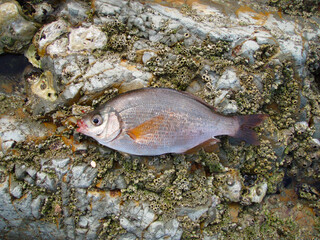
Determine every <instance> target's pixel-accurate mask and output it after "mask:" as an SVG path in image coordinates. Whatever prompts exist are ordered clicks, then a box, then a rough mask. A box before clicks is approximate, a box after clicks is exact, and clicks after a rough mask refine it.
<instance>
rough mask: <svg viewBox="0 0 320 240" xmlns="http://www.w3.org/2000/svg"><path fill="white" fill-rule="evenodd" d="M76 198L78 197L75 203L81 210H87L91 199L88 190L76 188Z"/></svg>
mask: <svg viewBox="0 0 320 240" xmlns="http://www.w3.org/2000/svg"><path fill="white" fill-rule="evenodd" d="M75 199H77V201H76V203H75V205H76V206H77V208H78V209H79V211H81V212H85V211H86V210H87V208H88V205H89V203H90V202H89V199H88V198H87V190H86V189H81V188H76V190H75Z"/></svg>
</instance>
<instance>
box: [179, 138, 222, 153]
mask: <svg viewBox="0 0 320 240" xmlns="http://www.w3.org/2000/svg"><path fill="white" fill-rule="evenodd" d="M218 142H220V140H219V139H217V138H210V139H209V140H207V141H205V142H203V143H200V144H199V145H197V146H195V147H193V148H191V149H188V150H187V151H185V152H184V153H185V154H194V153H197V152H198V151H199V150H200V149H202V148H203V149H204V151H205V152H213V151H215V150H217V148H218V145H217V143H218Z"/></svg>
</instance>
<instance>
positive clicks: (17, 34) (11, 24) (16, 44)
mask: <svg viewBox="0 0 320 240" xmlns="http://www.w3.org/2000/svg"><path fill="white" fill-rule="evenodd" d="M37 27H38V26H37V24H35V23H33V22H31V21H28V20H26V17H25V16H24V15H23V14H22V9H21V7H20V6H19V5H18V3H17V2H16V1H7V2H3V1H2V2H0V29H1V33H0V54H2V53H4V52H8V53H23V51H24V50H25V49H26V47H27V46H28V44H29V43H30V41H31V40H32V38H33V36H34V34H35V33H36V31H37Z"/></svg>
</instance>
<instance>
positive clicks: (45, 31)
mask: <svg viewBox="0 0 320 240" xmlns="http://www.w3.org/2000/svg"><path fill="white" fill-rule="evenodd" d="M68 27H69V24H68V23H67V22H66V21H64V20H62V19H59V20H57V21H55V22H52V23H50V24H48V25H45V26H44V27H42V29H41V30H40V32H39V33H38V34H39V36H38V38H39V39H38V41H35V39H34V42H35V43H36V44H37V47H38V51H39V52H40V53H42V54H44V53H45V52H46V48H47V47H48V46H49V45H50V44H51V43H53V42H54V41H55V40H57V39H59V38H60V37H61V36H62V35H63V34H65V33H67V32H68ZM36 36H37V35H36Z"/></svg>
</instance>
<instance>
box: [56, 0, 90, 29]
mask: <svg viewBox="0 0 320 240" xmlns="http://www.w3.org/2000/svg"><path fill="white" fill-rule="evenodd" d="M89 11H90V8H89V7H88V5H86V4H84V3H83V2H80V1H76V0H69V1H67V2H66V3H65V5H64V6H63V8H62V10H61V11H60V12H59V15H58V16H60V17H65V18H67V19H68V21H69V22H70V23H72V24H73V25H76V24H79V23H81V22H83V21H85V20H86V19H87V18H88V14H87V13H88V12H89Z"/></svg>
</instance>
